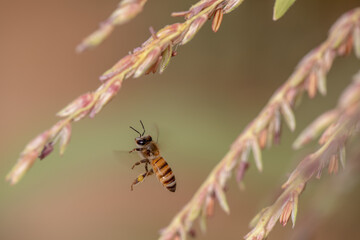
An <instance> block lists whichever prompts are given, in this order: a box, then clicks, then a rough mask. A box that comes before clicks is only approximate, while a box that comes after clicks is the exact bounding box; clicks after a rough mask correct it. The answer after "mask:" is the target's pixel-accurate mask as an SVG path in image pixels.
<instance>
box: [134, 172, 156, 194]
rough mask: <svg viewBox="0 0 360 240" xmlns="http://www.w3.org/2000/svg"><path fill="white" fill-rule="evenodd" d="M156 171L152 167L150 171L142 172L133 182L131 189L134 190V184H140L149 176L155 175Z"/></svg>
mask: <svg viewBox="0 0 360 240" xmlns="http://www.w3.org/2000/svg"><path fill="white" fill-rule="evenodd" d="M153 174H154V171H153V170H152V169H151V170H150V171H148V172H146V173H143V174H140V175H139V176H138V177H137V178H136V179H135V181H134V182H133V183H132V184H131V191H132V190H134V185H136V184H139V183H141V182H143V181H144V180H145V178H146V177H147V176H150V175H153Z"/></svg>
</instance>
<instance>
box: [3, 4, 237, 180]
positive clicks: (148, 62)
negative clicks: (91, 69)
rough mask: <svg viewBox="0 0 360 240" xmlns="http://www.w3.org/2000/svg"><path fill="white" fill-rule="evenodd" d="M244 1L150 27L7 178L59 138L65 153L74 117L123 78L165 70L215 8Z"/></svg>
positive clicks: (101, 102)
mask: <svg viewBox="0 0 360 240" xmlns="http://www.w3.org/2000/svg"><path fill="white" fill-rule="evenodd" d="M242 1H243V0H202V1H199V2H198V3H197V4H195V5H194V6H192V7H191V8H190V9H189V10H188V11H186V12H181V13H175V14H174V15H176V16H184V17H185V19H186V20H185V22H183V23H175V24H172V25H168V26H165V27H164V28H162V29H160V30H159V31H158V32H155V31H153V30H152V29H151V34H152V35H151V37H150V38H149V39H148V40H147V41H145V42H144V43H143V44H142V46H140V47H138V48H136V49H135V50H134V51H133V52H132V53H130V54H129V55H127V56H125V57H124V58H122V59H121V60H120V61H119V62H118V63H116V64H115V65H114V66H113V67H112V68H111V69H109V70H108V71H106V72H105V73H104V74H103V75H102V76H101V77H100V80H101V81H102V84H101V85H100V87H99V88H98V89H96V90H95V91H93V92H88V93H85V94H83V95H82V96H80V97H78V98H77V99H75V100H74V101H73V102H72V103H70V104H69V105H68V106H67V107H65V108H64V109H63V110H61V111H60V112H58V113H57V116H59V117H61V118H62V120H60V121H59V122H57V123H56V124H55V125H54V126H53V127H51V128H50V129H48V130H46V131H44V132H43V133H41V134H39V135H38V136H37V137H36V138H35V139H33V140H32V141H31V142H30V143H29V144H28V145H26V147H25V149H24V150H23V151H22V153H21V154H20V158H19V159H18V162H17V163H16V165H15V166H14V167H13V168H12V170H11V171H10V173H9V174H8V175H7V177H6V180H7V181H9V182H10V184H15V183H17V182H18V181H19V180H20V179H21V178H22V177H23V175H24V174H25V173H26V172H27V170H28V169H29V168H30V167H31V166H32V165H33V164H34V162H35V161H36V159H37V158H38V157H39V158H40V159H43V158H45V157H46V156H48V155H49V154H50V153H51V152H52V151H53V148H54V145H55V144H56V143H57V141H60V154H63V153H64V151H65V148H66V146H67V144H68V143H69V141H70V136H71V123H72V122H73V121H79V120H81V119H82V118H84V117H86V116H90V117H91V118H93V117H94V116H95V115H96V114H97V113H99V112H100V111H101V109H102V108H103V107H104V106H105V105H106V104H107V103H108V102H109V101H110V100H111V99H112V98H113V97H115V96H116V94H117V93H118V91H119V90H120V88H121V85H122V82H123V80H124V79H127V78H130V77H134V78H137V77H140V76H142V75H144V74H148V73H150V72H153V73H155V72H156V71H157V70H158V69H159V72H160V73H162V72H163V71H164V70H165V69H166V67H167V66H168V64H169V61H170V59H171V57H172V56H175V55H176V51H175V49H176V48H177V46H178V45H184V44H186V43H188V42H189V41H190V40H191V39H192V38H193V37H194V36H195V35H196V33H197V32H198V31H199V30H200V28H201V27H202V26H203V25H204V23H205V22H206V21H207V20H208V19H210V18H211V17H212V16H213V15H214V13H215V12H219V11H221V12H222V13H221V14H224V13H229V12H231V11H232V10H233V9H234V8H236V7H237V6H238V5H239V4H240V3H241V2H242ZM221 14H220V15H221ZM218 15H219V13H218ZM221 20H222V17H221V18H219V17H217V18H215V19H214V21H215V22H216V24H215V25H216V28H215V29H216V30H217V29H218V28H219V26H220V22H221ZM219 21H220V22H219ZM213 25H214V24H213Z"/></svg>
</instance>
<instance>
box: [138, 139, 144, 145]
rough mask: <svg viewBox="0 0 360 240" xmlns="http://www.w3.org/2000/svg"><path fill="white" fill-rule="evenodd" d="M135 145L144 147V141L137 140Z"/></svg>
mask: <svg viewBox="0 0 360 240" xmlns="http://www.w3.org/2000/svg"><path fill="white" fill-rule="evenodd" d="M137 144H139V145H144V144H145V142H144V140H138V141H137Z"/></svg>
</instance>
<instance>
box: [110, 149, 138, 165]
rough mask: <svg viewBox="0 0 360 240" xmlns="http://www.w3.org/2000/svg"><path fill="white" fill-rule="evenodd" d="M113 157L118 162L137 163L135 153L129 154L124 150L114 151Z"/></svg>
mask: <svg viewBox="0 0 360 240" xmlns="http://www.w3.org/2000/svg"><path fill="white" fill-rule="evenodd" d="M113 155H114V158H115V159H116V160H117V161H120V162H130V163H134V162H136V161H139V155H138V154H137V153H136V152H132V153H129V151H126V150H114V151H113Z"/></svg>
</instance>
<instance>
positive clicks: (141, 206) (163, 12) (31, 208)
mask: <svg viewBox="0 0 360 240" xmlns="http://www.w3.org/2000/svg"><path fill="white" fill-rule="evenodd" d="M193 2H194V1H188V2H186V1H165V0H161V1H149V2H148V4H147V5H146V6H145V10H144V12H143V13H142V14H141V15H140V16H138V17H137V18H136V19H135V20H133V21H132V22H130V23H128V24H127V25H124V26H121V27H118V28H116V30H115V32H114V33H113V34H112V35H111V37H110V38H109V39H107V40H106V41H105V42H104V43H103V44H102V45H100V46H99V47H98V48H96V49H94V50H92V51H87V52H85V53H83V54H76V53H75V50H74V49H75V46H76V45H77V44H78V43H79V42H80V41H81V39H82V38H84V37H85V36H87V35H88V34H89V33H91V32H92V31H93V30H95V29H96V27H97V26H98V23H99V22H101V21H103V20H105V19H106V18H107V17H108V16H109V14H110V13H111V12H112V11H113V10H114V9H115V7H116V5H117V3H118V0H107V1H102V0H86V1H85V0H77V1H70V0H33V1H25V0H17V1H3V0H2V1H0V30H1V35H0V79H1V80H0V96H1V101H0V111H1V120H0V121H1V122H0V146H1V151H0V179H1V178H3V179H5V175H6V174H7V172H8V171H9V170H10V169H11V167H12V166H13V164H14V163H15V162H16V160H17V158H18V155H19V153H20V151H22V149H23V147H24V146H25V144H26V143H27V142H28V141H29V140H31V139H32V138H33V137H35V136H36V135H37V134H38V133H40V132H41V131H43V130H45V129H47V128H48V127H50V126H51V125H52V124H54V123H55V122H56V121H57V118H56V117H55V113H56V112H57V111H58V110H60V109H61V108H63V107H64V106H65V105H66V104H67V103H69V102H70V101H72V100H73V99H74V98H75V97H77V96H78V95H80V94H82V93H84V92H87V91H91V90H94V89H96V88H97V87H98V86H99V82H98V76H99V75H101V74H102V73H103V72H104V71H105V70H106V69H108V68H109V67H111V66H112V65H113V64H114V63H115V62H116V61H117V60H118V59H120V58H121V57H123V56H124V55H125V54H127V52H128V51H129V50H132V49H133V48H135V47H137V46H139V45H140V44H141V43H142V42H143V41H145V40H146V39H147V38H148V37H149V31H148V28H149V26H153V27H154V28H155V29H159V28H161V27H162V26H164V25H166V24H170V23H174V22H175V21H183V20H182V19H181V18H178V19H175V18H172V17H170V13H171V12H174V11H182V10H186V9H188V8H189V7H190V5H191V4H192V3H193ZM273 4H274V1H266V0H257V1H251V0H247V1H245V2H244V3H243V4H242V5H241V6H240V7H239V8H237V9H236V10H235V11H234V12H232V13H231V14H227V15H225V16H224V19H223V23H222V26H221V28H220V30H219V31H218V33H216V34H214V33H213V32H212V31H211V24H210V22H209V23H207V25H205V26H204V27H203V29H202V30H201V31H200V32H199V34H197V35H196V37H195V38H194V39H193V40H192V41H191V42H190V43H189V44H187V45H185V46H182V47H180V48H179V49H178V56H176V57H175V58H173V59H172V61H171V63H170V65H169V67H168V69H167V70H166V71H165V72H164V73H163V74H162V75H159V74H155V75H149V76H145V77H141V78H139V79H129V80H127V81H126V82H125V83H124V84H123V87H122V89H121V90H120V92H119V94H118V96H117V97H116V98H115V99H114V100H113V101H112V102H111V103H110V104H109V105H108V106H107V107H105V109H104V110H103V111H102V112H101V113H100V114H99V115H98V116H96V117H95V118H94V119H84V120H82V121H81V122H78V123H75V124H73V135H72V140H71V143H70V145H69V146H68V148H67V151H66V153H65V155H64V156H63V157H59V156H58V153H57V152H55V153H53V154H52V155H50V156H49V157H48V158H46V159H45V160H43V161H41V162H40V161H39V162H37V163H36V164H35V165H34V167H33V168H32V169H31V170H30V171H29V173H28V174H27V175H26V176H25V178H24V179H23V180H22V181H21V182H20V183H19V184H18V185H16V186H13V187H11V186H9V185H8V184H7V183H6V182H5V181H0V239H1V240H32V239H37V240H45V239H46V240H49V239H51V240H57V239H77V240H81V239H87V240H95V239H109V240H111V239H129V240H133V239H156V238H157V237H158V230H159V229H161V228H163V227H165V226H167V225H168V224H169V222H170V220H171V219H172V217H173V216H174V215H175V214H176V213H177V212H178V211H179V210H180V209H181V208H182V207H183V206H184V205H185V204H186V203H187V202H188V200H189V199H190V198H191V196H192V195H193V194H194V192H195V191H196V190H197V189H198V187H199V186H200V185H201V183H202V182H203V181H204V179H205V178H206V176H207V175H208V173H209V172H210V170H211V169H212V168H213V167H214V166H215V165H216V163H217V162H218V161H219V160H220V159H221V158H222V157H223V156H224V155H225V153H226V152H227V150H228V149H229V147H230V145H231V143H232V142H233V140H234V139H235V138H236V136H237V135H238V134H239V133H240V132H241V131H242V130H243V129H244V128H245V126H246V125H247V124H248V123H249V122H250V121H251V120H252V119H253V118H254V117H255V116H256V115H257V114H258V113H259V111H260V110H261V109H262V107H263V106H264V105H265V103H266V102H267V100H268V99H269V97H270V96H271V95H272V93H273V92H274V91H275V90H276V89H277V88H278V87H279V86H280V85H281V84H282V83H283V82H284V81H285V80H286V79H287V77H288V76H290V74H291V73H292V71H293V70H294V68H295V66H296V64H297V63H298V62H299V60H300V59H301V58H302V57H303V56H304V55H305V54H306V53H307V52H309V51H310V50H311V49H312V48H314V47H316V46H317V45H318V44H320V43H321V42H322V41H323V40H325V38H326V36H327V31H328V29H329V28H330V26H331V25H332V24H333V23H334V22H335V20H336V19H337V18H338V17H340V15H341V14H343V13H344V12H346V11H348V10H350V9H352V8H354V7H357V6H359V1H358V0H342V1H335V0H334V1H330V0H301V1H297V2H296V3H295V5H294V6H293V7H292V8H291V9H290V11H289V12H288V13H287V14H286V15H285V16H284V17H283V18H282V19H280V20H279V21H277V22H273V21H272V8H273ZM358 68H359V61H358V60H356V58H355V57H354V56H353V55H351V56H349V57H346V58H340V59H337V60H336V61H335V63H334V66H333V68H332V70H331V71H330V74H329V76H328V96H326V97H325V98H324V97H320V96H318V97H316V98H315V99H314V100H311V101H310V100H308V99H306V98H305V99H304V102H303V104H302V105H301V106H300V107H299V109H297V111H296V117H297V130H296V131H295V133H290V131H289V130H288V129H287V128H284V134H283V140H282V142H281V144H280V145H279V146H275V147H273V148H271V149H269V150H265V151H264V155H263V158H264V172H263V173H259V172H257V171H256V169H255V168H254V167H253V165H252V166H251V167H250V170H249V171H248V173H247V175H246V177H245V182H246V191H243V192H241V191H239V190H238V187H237V184H236V182H235V180H234V179H231V180H230V181H229V191H228V201H229V205H230V208H231V214H230V215H229V216H227V215H226V214H225V213H224V212H222V210H221V209H220V208H219V207H218V206H217V208H216V213H215V216H214V217H212V218H211V219H210V220H209V221H208V224H209V225H208V231H207V233H206V234H205V235H203V234H201V233H199V234H198V236H197V238H198V239H209V240H210V239H211V240H213V239H220V238H221V239H242V237H243V236H244V235H245V234H246V233H247V232H248V231H249V229H248V223H249V221H250V220H251V218H252V217H253V216H254V215H255V214H256V213H257V212H258V211H259V210H260V209H261V208H263V207H265V206H267V205H270V204H271V203H272V202H273V200H274V199H275V197H276V196H277V195H278V194H279V193H280V186H281V184H282V183H283V182H284V181H285V179H286V177H287V176H288V174H289V172H290V171H291V169H292V168H293V167H294V166H295V165H296V163H297V162H298V161H299V160H300V159H301V156H304V155H305V154H306V153H307V152H309V151H311V150H312V149H314V148H315V144H314V145H313V146H309V147H308V148H305V150H301V151H297V152H295V151H293V150H291V143H292V141H293V140H294V139H295V137H296V136H297V134H298V133H299V132H300V131H301V129H303V128H304V127H305V126H306V125H307V124H309V123H310V122H311V120H313V119H314V118H315V117H316V116H318V115H319V114H320V113H322V112H324V111H326V110H328V109H330V108H332V107H333V106H335V104H336V101H337V98H338V97H339V94H340V93H341V91H342V90H343V89H344V88H345V86H346V85H347V84H349V82H350V80H351V78H352V76H353V75H354V74H355V73H356V72H357V70H358ZM140 119H141V120H143V122H144V123H145V125H146V127H147V128H148V129H149V133H152V134H153V135H156V132H155V131H153V130H154V129H155V128H154V126H156V125H157V126H158V127H159V130H160V137H159V142H160V146H161V149H162V153H163V156H164V157H165V159H167V161H168V163H169V164H170V165H171V167H172V168H173V170H174V172H175V174H176V178H177V182H178V189H177V191H176V193H175V194H173V193H170V192H167V191H166V190H164V189H163V188H162V187H161V185H160V184H159V183H158V182H157V180H156V179H155V178H149V179H148V180H147V181H145V182H144V183H143V184H141V185H138V186H136V188H135V191H133V192H130V184H131V183H132V181H133V179H134V178H135V177H136V176H137V175H138V174H139V173H141V172H142V171H143V169H142V167H139V168H138V169H135V170H131V169H130V167H131V166H132V164H133V161H135V160H136V158H135V159H134V158H132V157H129V156H128V155H126V154H124V155H122V156H119V155H116V154H115V155H114V150H120V151H126V150H129V149H131V148H132V147H133V146H134V143H133V139H134V137H136V134H135V133H134V132H133V131H131V130H130V129H129V125H132V126H134V127H139V120H140ZM56 150H57V149H56ZM120 155H121V154H120ZM325 175H326V174H325ZM330 178H334V177H329V176H324V177H323V178H322V180H321V181H317V180H316V181H313V182H312V183H311V184H310V185H309V186H308V187H307V189H306V191H305V193H304V194H303V195H302V196H301V198H300V206H299V219H298V224H299V225H301V221H302V220H304V218H305V216H306V215H308V214H309V211H310V213H311V209H312V204H313V203H314V201H315V200H314V199H315V197H314V196H316V194H317V193H319V192H321V190H323V189H324V188H323V187H322V185H324V183H329V182H327V179H329V180H331V179H330ZM334 182H336V181H334ZM325 185H326V184H325ZM328 186H329V185H328ZM330 186H331V185H330ZM358 189H359V188H358V185H356V184H355V185H354V187H352V188H350V190H348V191H345V192H344V193H343V194H341V195H340V196H337V201H336V203H335V204H334V210H333V211H332V212H331V213H329V215H327V217H326V218H324V219H322V221H319V222H317V224H318V226H317V228H316V231H315V232H314V235H313V237H312V238H311V239H349V238H350V237H351V238H352V239H359V238H360V231H359V229H358V227H357V226H358V219H359V217H360V208H359V207H358V203H359V202H360V193H359V190H358ZM332 191H333V190H332V188H331V187H330V188H329V190H328V191H324V190H323V195H324V196H323V198H322V200H320V202H321V201H324V204H327V201H330V200H331V195H329V198H327V197H326V195H325V194H326V193H329V194H330V192H332ZM290 225H291V224H289V225H288V226H286V227H285V228H283V227H281V226H279V224H278V225H277V226H276V227H275V230H274V231H273V233H271V235H270V239H289V236H291V234H292V233H293V231H294V230H292V229H291V226H290ZM295 230H296V228H295Z"/></svg>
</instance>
